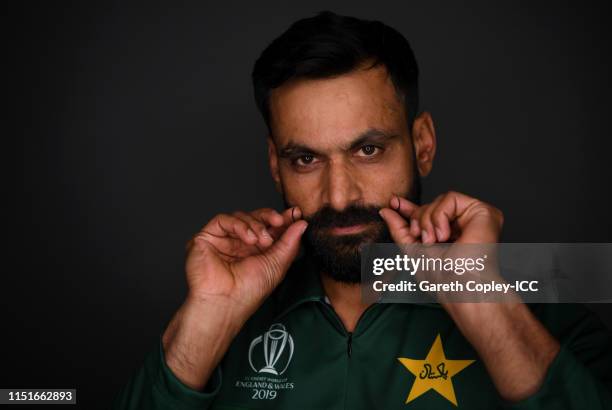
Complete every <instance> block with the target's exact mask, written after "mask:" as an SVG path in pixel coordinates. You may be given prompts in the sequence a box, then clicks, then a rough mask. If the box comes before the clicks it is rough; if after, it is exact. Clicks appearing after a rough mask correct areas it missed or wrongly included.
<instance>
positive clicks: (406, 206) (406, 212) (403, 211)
mask: <svg viewBox="0 0 612 410" xmlns="http://www.w3.org/2000/svg"><path fill="white" fill-rule="evenodd" d="M389 206H390V208H391V209H393V210H394V211H396V212H397V213H399V214H400V215H401V216H403V217H404V218H406V219H408V218H410V217H411V216H412V214H413V213H414V212H415V211H416V210H418V209H419V206H418V205H417V204H415V203H414V202H410V201H409V200H407V199H406V198H402V197H399V196H397V195H395V196H394V197H393V198H391V200H390V201H389Z"/></svg>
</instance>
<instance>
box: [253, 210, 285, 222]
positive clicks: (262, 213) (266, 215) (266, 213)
mask: <svg viewBox="0 0 612 410" xmlns="http://www.w3.org/2000/svg"><path fill="white" fill-rule="evenodd" d="M251 215H252V216H254V217H255V218H257V219H259V220H260V221H262V222H263V223H264V224H266V225H268V226H281V225H282V224H283V223H284V218H283V216H282V215H281V214H280V213H278V211H277V210H276V209H272V208H261V209H257V210H255V211H253V212H251Z"/></svg>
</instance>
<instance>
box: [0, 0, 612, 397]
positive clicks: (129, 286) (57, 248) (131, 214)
mask: <svg viewBox="0 0 612 410" xmlns="http://www.w3.org/2000/svg"><path fill="white" fill-rule="evenodd" d="M499 3H500V2H479V3H474V2H473V3H469V4H465V3H464V2H461V4H459V3H458V2H436V1H426V2H424V1H419V2H416V1H406V2H398V1H392V2H385V1H376V2H364V3H363V5H359V4H356V3H355V2H353V1H345V2H336V3H333V4H330V2H329V1H309V2H276V3H262V2H249V3H247V2H244V3H234V2H231V1H223V2H197V3H193V4H190V5H185V4H181V5H178V3H175V2H168V3H167V4H165V5H152V4H151V3H149V2H147V3H143V4H141V5H134V4H132V5H127V4H123V3H120V2H106V3H101V2H100V3H94V2H90V1H88V2H75V3H71V2H61V1H55V2H47V3H46V4H44V5H35V4H34V3H28V2H25V3H24V6H23V8H21V9H20V10H10V11H5V13H6V14H5V18H6V19H7V20H9V21H12V22H14V23H16V24H15V29H14V30H12V32H11V36H10V37H8V38H9V39H10V40H11V43H16V44H17V49H18V54H17V55H16V57H15V59H14V61H15V62H16V63H17V64H16V65H17V74H18V75H17V76H15V77H5V81H8V82H9V83H10V85H11V86H16V87H17V89H18V94H19V98H18V99H16V100H15V105H16V106H17V108H18V109H19V110H18V111H19V115H18V116H17V117H15V119H17V120H18V122H19V126H18V134H17V135H16V137H17V138H14V139H15V140H17V141H20V143H18V147H17V150H16V151H15V152H16V157H17V158H18V159H17V161H18V164H19V166H18V167H17V168H16V173H17V175H16V177H15V179H16V180H17V181H18V182H19V184H18V192H17V195H16V198H17V200H18V203H17V205H18V211H19V212H17V213H16V214H15V215H16V216H15V217H14V218H13V216H12V215H8V216H7V219H9V221H7V222H17V223H16V225H17V232H16V233H15V235H11V236H9V238H8V239H10V240H11V246H10V247H9V248H8V251H9V252H8V253H9V254H8V255H7V258H6V261H7V263H6V265H5V266H6V267H5V269H6V270H4V272H3V282H4V283H3V284H2V286H1V288H0V292H1V293H0V300H1V301H2V316H1V319H2V324H3V331H2V337H1V340H2V342H1V343H2V352H3V360H2V365H1V366H0V369H1V370H0V373H1V379H0V387H4V388H9V387H11V388H12V387H15V388H27V387H29V388H50V387H55V388H68V387H71V388H77V389H78V395H77V398H78V400H79V403H80V406H79V407H82V408H88V409H93V408H108V407H109V405H110V402H111V400H112V397H113V396H114V394H115V393H116V391H117V390H118V389H119V388H120V386H122V385H123V384H124V383H125V382H126V381H127V380H128V378H129V377H130V375H131V373H132V372H134V371H135V370H136V369H137V368H138V367H139V366H140V364H141V362H142V359H143V357H144V355H145V354H146V352H147V351H148V350H149V349H151V348H153V347H154V346H156V343H157V340H158V337H159V335H160V334H161V332H162V331H163V329H164V326H165V324H166V323H167V321H168V320H169V318H170V317H171V315H172V314H173V312H174V311H175V310H176V309H177V307H178V306H179V305H180V303H181V301H182V298H183V296H184V294H185V284H184V278H183V267H182V265H183V258H184V244H185V242H186V241H187V239H189V237H190V236H191V235H192V234H193V233H195V232H196V231H197V230H198V229H199V228H200V227H201V226H202V225H203V224H204V223H205V222H206V221H207V220H208V219H210V218H211V217H212V216H213V215H214V214H216V213H219V212H222V211H223V212H228V211H234V210H238V209H244V210H249V209H253V208H257V207H262V206H274V207H277V208H280V206H281V201H280V198H279V197H278V196H277V195H276V193H275V191H274V188H273V185H272V183H271V179H270V178H269V175H268V170H267V163H266V146H265V143H264V142H265V136H266V134H265V127H264V124H263V121H262V120H261V118H260V117H259V114H258V113H257V111H256V108H255V105H254V103H253V101H252V100H253V99H252V90H251V85H250V72H251V69H252V65H253V62H254V60H255V59H256V58H257V56H258V54H259V53H260V52H261V50H262V49H263V48H264V47H265V46H266V45H267V44H268V43H269V42H270V41H271V40H272V39H273V38H274V37H276V36H277V35H279V34H280V33H281V32H282V31H283V30H284V29H286V28H287V27H288V25H289V24H290V23H291V22H293V21H295V20H296V19H298V18H301V17H305V16H310V15H312V14H313V13H315V12H317V11H320V10H323V9H331V10H333V11H336V12H338V13H341V14H350V15H354V16H357V17H362V18H368V19H378V20H382V21H384V22H385V23H387V24H389V25H391V26H393V27H395V28H396V29H398V30H399V31H401V32H402V33H403V34H404V35H405V36H406V37H407V38H408V40H409V41H410V42H411V44H412V46H413V48H414V51H415V54H416V56H417V59H418V61H419V64H420V68H421V73H422V74H421V82H420V84H421V95H422V106H421V108H422V109H426V110H429V111H430V112H431V113H432V114H433V117H434V121H435V124H436V130H437V135H438V143H439V148H438V156H437V159H436V161H435V164H434V171H433V173H432V174H431V176H430V177H428V178H427V179H426V180H424V190H425V198H426V199H427V198H432V197H433V196H435V195H436V194H438V193H441V192H443V191H446V190H449V189H453V190H458V191H462V192H465V193H468V194H470V195H472V196H475V197H478V198H481V199H483V200H485V201H488V202H491V203H493V204H495V205H496V206H497V207H499V208H500V209H502V210H503V211H504V213H505V215H506V225H505V234H504V235H505V236H504V238H503V239H504V240H505V241H523V242H612V230H611V229H610V227H611V224H610V222H609V218H610V188H609V186H610V181H609V177H610V165H609V161H610V155H609V152H608V150H607V147H608V145H609V144H608V140H609V138H610V131H609V119H610V112H611V109H612V103H611V102H610V91H611V88H612V87H611V84H610V72H611V70H612V65H611V58H612V57H611V53H610V51H611V47H610V40H608V37H609V34H610V25H609V24H608V23H609V18H610V13H609V11H608V9H607V7H606V6H605V5H604V4H605V3H603V2H602V3H601V4H596V3H590V4H587V3H586V2H572V3H569V4H563V3H559V2H554V3H553V2H548V3H547V2H537V4H532V3H536V2H523V3H522V4H521V3H520V2H507V3H506V4H505V5H502V4H499ZM13 39H15V40H16V42H15V41H12V40H13ZM6 132H7V134H9V133H8V131H6ZM7 137H9V138H11V137H12V136H11V135H7ZM9 154H10V153H9ZM9 175H10V174H9ZM5 239H6V237H5ZM9 261H11V262H14V267H11V268H10V269H9V268H8V266H11V264H10V263H9ZM585 273H587V272H585ZM592 307H593V308H594V309H595V310H597V311H598V312H599V313H600V314H602V316H604V319H605V320H606V321H607V323H608V324H609V325H610V324H611V323H612V322H611V320H610V318H609V316H607V317H606V316H605V315H606V314H608V315H609V314H610V313H612V305H594V306H592ZM22 408H23V407H22Z"/></svg>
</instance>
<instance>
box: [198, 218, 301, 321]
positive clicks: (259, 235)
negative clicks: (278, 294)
mask: <svg viewBox="0 0 612 410" xmlns="http://www.w3.org/2000/svg"><path fill="white" fill-rule="evenodd" d="M301 216H302V213H301V211H300V209H299V208H297V207H292V208H289V209H287V210H285V211H284V212H283V213H282V214H280V213H278V212H277V211H275V210H273V209H270V208H263V209H259V210H256V211H253V212H251V213H245V212H235V213H234V214H232V215H227V214H220V215H217V216H215V217H214V218H213V219H212V220H211V221H210V222H209V223H208V224H207V225H206V226H205V227H204V228H202V230H201V231H200V232H199V233H198V234H197V235H195V237H194V238H193V239H192V240H191V241H190V242H189V244H188V249H189V252H188V256H187V261H186V273H187V282H188V286H189V297H190V298H192V299H196V300H203V299H210V298H215V300H218V299H219V298H221V299H226V300H227V301H228V302H229V304H230V305H231V306H233V307H241V309H239V310H240V314H241V315H245V316H247V317H248V316H250V314H252V313H253V312H254V311H255V310H256V309H257V307H258V306H259V304H260V303H261V302H263V300H264V299H265V298H266V297H267V296H268V295H269V294H270V293H271V292H272V290H273V289H274V288H276V286H277V285H278V284H279V283H280V282H281V280H282V279H283V277H284V275H285V273H286V272H287V269H288V268H289V266H290V265H291V263H292V262H293V259H295V257H296V255H297V253H298V250H299V243H300V238H301V236H302V234H303V233H304V230H305V229H306V226H307V223H306V221H303V220H300V218H301Z"/></svg>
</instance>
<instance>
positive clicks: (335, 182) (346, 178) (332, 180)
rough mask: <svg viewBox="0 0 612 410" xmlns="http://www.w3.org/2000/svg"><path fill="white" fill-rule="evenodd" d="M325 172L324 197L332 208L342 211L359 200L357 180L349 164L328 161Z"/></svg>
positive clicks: (359, 190) (359, 191) (359, 193)
mask: <svg viewBox="0 0 612 410" xmlns="http://www.w3.org/2000/svg"><path fill="white" fill-rule="evenodd" d="M326 174H327V175H326V183H325V196H326V198H325V199H326V202H327V203H328V204H329V206H330V207H331V208H332V209H335V210H337V211H342V210H344V209H345V208H347V207H348V206H349V205H351V204H353V203H356V202H359V201H360V200H361V196H362V195H361V194H362V193H361V189H360V187H359V181H358V180H357V176H356V174H355V172H354V170H353V169H352V167H351V165H350V164H346V163H344V162H343V161H342V162H333V161H330V163H328V166H327V172H326Z"/></svg>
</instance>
